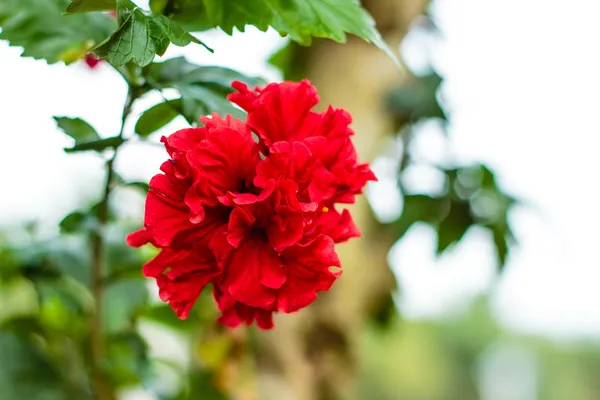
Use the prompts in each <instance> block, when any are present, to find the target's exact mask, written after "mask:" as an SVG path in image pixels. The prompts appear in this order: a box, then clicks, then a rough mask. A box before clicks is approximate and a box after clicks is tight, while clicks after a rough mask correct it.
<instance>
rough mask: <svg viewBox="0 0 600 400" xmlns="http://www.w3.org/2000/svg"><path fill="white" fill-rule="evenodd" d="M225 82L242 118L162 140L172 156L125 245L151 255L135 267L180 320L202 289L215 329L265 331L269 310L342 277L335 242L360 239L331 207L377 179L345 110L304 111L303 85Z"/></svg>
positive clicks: (308, 90) (302, 299)
mask: <svg viewBox="0 0 600 400" xmlns="http://www.w3.org/2000/svg"><path fill="white" fill-rule="evenodd" d="M233 87H234V88H235V89H237V92H235V93H233V94H231V95H230V96H229V100H230V101H232V102H233V103H235V104H237V105H239V106H240V107H242V108H243V109H244V110H246V111H247V112H248V116H247V120H246V121H245V122H244V121H241V120H237V119H234V118H233V117H232V116H227V117H226V118H222V117H220V116H219V115H217V114H213V115H212V117H202V118H201V119H200V120H201V122H202V123H203V124H204V125H203V126H201V127H199V128H190V129H183V130H181V131H178V132H175V133H174V134H172V135H171V136H169V137H168V138H164V137H163V139H162V142H163V143H164V145H165V148H166V150H167V153H168V154H169V157H170V158H169V160H167V161H166V162H165V163H163V165H162V166H161V171H162V173H161V174H158V175H156V176H154V177H153V178H152V180H151V181H150V185H149V186H150V191H149V193H148V196H147V198H146V212H145V218H144V227H143V228H142V229H141V230H139V231H137V232H134V233H132V234H130V235H129V236H128V238H127V241H128V243H129V245H131V246H134V247H139V246H142V245H144V244H146V243H151V244H152V245H153V246H155V247H158V248H159V249H160V253H159V254H158V255H157V256H156V257H155V258H154V259H152V260H150V261H149V262H148V263H146V265H145V266H144V269H143V272H144V275H145V276H147V277H152V278H155V279H156V282H157V285H158V287H159V294H160V297H161V299H162V300H164V301H166V302H168V303H169V304H170V305H171V307H172V308H173V309H174V311H175V312H176V313H177V315H178V316H179V317H180V318H186V317H187V315H188V314H189V312H190V310H191V308H192V306H193V305H194V303H195V301H196V299H197V298H198V296H199V294H200V293H201V291H202V290H204V288H205V287H206V286H207V285H209V284H211V285H212V287H213V295H214V298H215V301H216V303H217V306H218V309H219V310H220V312H221V317H220V318H219V321H220V322H221V323H222V324H224V325H227V326H230V327H235V326H238V325H240V324H247V325H250V324H253V323H254V322H256V324H257V325H258V326H259V327H261V328H263V329H270V328H272V327H273V313H275V312H284V313H291V312H295V311H298V310H299V309H301V308H303V307H306V306H308V305H309V304H311V303H312V302H313V301H315V300H316V298H317V293H318V292H320V291H327V290H329V289H330V287H331V285H332V284H333V283H334V281H335V280H336V279H337V278H338V277H339V276H340V274H341V265H340V260H339V258H338V256H337V254H336V252H335V248H334V244H335V243H340V242H343V241H346V240H348V239H350V238H352V237H357V236H359V235H360V232H359V230H358V228H357V227H356V225H355V224H354V222H353V221H352V218H351V216H350V213H349V212H348V211H347V210H342V211H338V210H337V209H336V204H338V203H352V202H354V198H355V196H356V195H357V194H360V193H361V192H362V189H363V188H364V186H365V184H366V183H367V181H369V180H376V178H375V176H374V175H373V173H372V171H371V170H370V168H369V166H368V165H367V164H359V163H358V158H357V154H356V150H355V148H354V145H353V144H352V141H351V136H352V135H353V131H352V130H351V129H350V128H349V125H350V123H351V118H350V116H349V114H348V113H347V112H345V111H344V110H336V109H333V108H331V107H330V108H329V109H328V110H327V111H325V112H322V113H317V112H314V111H312V108H313V107H314V106H315V105H316V104H317V103H318V97H317V92H316V89H315V88H314V87H313V86H312V85H311V84H310V83H309V82H308V81H306V80H305V81H302V82H300V83H294V82H283V83H280V84H270V85H268V86H266V87H265V88H256V89H254V90H250V89H249V88H248V87H247V86H246V85H244V84H243V83H241V82H234V84H233ZM253 133H254V134H255V135H256V137H258V140H254V136H253ZM332 268H334V269H335V270H332Z"/></svg>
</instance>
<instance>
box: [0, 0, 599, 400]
mask: <svg viewBox="0 0 600 400" xmlns="http://www.w3.org/2000/svg"><path fill="white" fill-rule="evenodd" d="M136 3H138V4H139V5H142V6H144V5H147V4H144V2H143V1H136ZM363 3H364V5H365V6H366V7H367V8H368V9H369V10H370V11H371V13H372V14H373V15H374V17H375V18H376V20H377V21H378V26H379V29H380V30H381V32H382V33H383V35H384V37H385V38H386V40H387V41H388V42H389V43H390V44H391V45H392V46H394V47H395V48H397V49H399V50H400V52H401V55H402V59H403V62H404V64H405V66H406V71H405V73H404V74H400V73H398V71H397V70H396V69H395V66H394V65H393V64H392V63H391V62H390V61H389V59H387V58H386V56H385V55H383V54H381V53H380V52H379V50H377V49H376V48H374V47H372V46H369V45H368V44H365V43H363V42H361V41H359V40H355V39H351V40H350V41H349V43H348V44H346V45H339V44H335V43H331V42H325V41H316V42H315V45H314V46H313V47H310V48H303V47H300V46H297V45H293V44H290V43H288V41H287V40H286V39H285V38H281V37H279V35H278V34H277V33H276V32H272V31H269V32H267V33H261V32H259V31H257V30H255V29H251V28H248V29H247V31H246V32H245V33H236V34H234V35H233V36H232V37H229V36H227V35H225V34H223V33H222V32H217V31H210V32H203V33H200V34H199V35H198V36H199V37H200V38H201V39H202V40H204V41H205V42H207V43H209V44H210V45H211V46H212V47H214V48H216V49H217V52H216V53H215V54H214V55H207V53H206V52H205V51H203V50H202V49H201V48H199V47H193V46H189V47H186V48H183V49H182V48H174V47H171V48H170V49H169V50H168V51H167V54H166V55H165V56H164V58H165V59H166V58H172V57H176V56H185V57H186V58H188V59H189V60H191V61H194V62H196V63H198V64H206V65H221V66H227V67H231V68H234V69H236V70H239V71H241V72H243V73H246V74H248V75H251V76H259V77H263V78H265V79H267V80H281V79H284V78H286V79H300V78H302V77H308V78H310V79H311V80H312V81H313V83H314V84H315V85H316V86H317V88H318V89H319V91H320V95H321V99H322V102H323V103H324V104H329V103H331V104H333V105H334V106H338V107H345V108H348V109H349V110H350V111H351V112H352V114H353V116H354V118H355V123H354V128H355V130H356V133H357V135H356V144H357V147H358V149H359V152H360V154H361V157H362V158H363V159H365V160H369V161H371V162H372V165H373V168H374V170H375V172H376V174H377V175H378V177H379V179H380V181H379V182H378V183H370V184H369V187H368V188H367V191H366V196H365V197H366V199H367V200H368V204H367V201H363V202H359V203H358V204H356V205H355V206H354V207H353V210H352V212H353V214H354V215H355V219H356V220H357V223H358V224H359V226H360V227H361V230H362V231H363V233H364V235H363V238H361V239H357V240H355V241H353V242H350V243H348V244H343V245H341V246H339V251H340V254H341V255H342V258H343V261H344V266H345V268H346V272H345V273H344V276H343V278H342V280H341V281H340V282H338V283H337V284H336V286H335V287H334V289H332V291H331V292H330V293H328V294H326V295H323V296H321V298H320V299H319V300H318V301H317V303H316V304H314V305H313V306H311V307H309V308H308V309H305V310H302V311H300V312H299V313H298V314H294V315H288V316H281V318H279V319H278V320H276V325H277V328H276V329H275V330H274V331H272V332H268V333H265V332H259V331H257V330H254V329H250V330H248V329H245V328H240V329H236V330H234V331H230V330H227V329H223V328H220V327H219V326H217V325H216V324H215V323H214V306H213V305H212V304H211V300H210V296H206V298H201V299H200V300H199V302H198V304H197V305H196V306H195V308H194V311H193V312H192V315H191V317H190V319H189V320H187V321H179V320H177V318H176V317H175V316H174V315H173V314H172V313H171V312H170V310H169V308H168V307H167V306H165V305H163V304H162V303H161V302H160V301H159V300H158V297H157V294H156V289H155V287H154V285H153V282H150V281H148V280H145V279H143V278H142V277H141V272H140V270H141V265H142V264H143V262H144V260H146V259H148V258H149V257H151V256H152V255H153V254H154V253H153V250H152V249H150V248H144V249H142V250H141V251H136V250H133V249H128V248H127V247H126V245H125V244H124V239H123V238H124V236H125V234H126V232H128V231H131V230H132V229H135V228H137V227H138V226H139V225H140V224H141V222H142V215H143V201H144V197H143V191H140V190H138V189H136V188H132V187H127V188H119V189H117V191H116V192H115V199H114V204H112V210H113V216H114V218H113V220H112V222H111V225H110V230H109V232H108V234H109V238H110V241H109V242H110V252H109V253H110V257H109V267H110V275H109V276H110V279H111V281H110V282H109V284H108V286H107V293H108V295H107V296H106V302H105V303H106V304H105V318H104V325H105V329H106V332H105V334H106V337H107V340H108V343H109V347H108V359H107V364H106V366H105V367H106V369H107V371H109V374H110V377H111V385H112V386H113V387H114V389H115V396H116V397H117V398H119V399H126V400H146V399H148V400H149V399H161V400H162V399H193V400H195V399H210V400H212V399H267V400H269V399H277V400H279V399H306V400H311V399H314V400H317V399H324V400H330V399H361V400H362V399H364V400H371V399H373V400H470V399H482V400H588V399H589V400H592V399H600V383H599V382H600V343H599V339H600V307H598V304H600V291H598V290H597V287H598V284H599V282H600V269H599V268H598V267H600V265H599V261H598V256H597V249H596V246H597V236H598V235H597V233H596V227H597V226H598V225H599V224H600V213H599V212H598V211H597V209H598V208H597V207H596V206H595V204H596V201H597V198H598V196H597V189H596V187H595V182H596V180H597V171H598V170H599V167H600V164H599V161H598V160H599V158H598V157H597V155H596V152H597V149H598V144H600V142H599V139H598V137H597V133H598V131H599V129H600V124H599V122H598V118H597V115H598V112H597V108H598V105H599V104H598V100H597V93H598V91H599V90H600V78H598V74H597V71H598V70H600V58H598V57H597V55H596V52H595V51H594V49H595V48H596V46H597V43H598V37H600V25H599V24H597V23H596V22H597V17H598V15H599V13H600V3H598V2H596V1H594V0H572V1H570V2H568V3H564V2H553V1H542V0H521V1H517V0H509V1H499V0H434V1H432V2H431V3H428V2H426V1H423V0H373V1H363ZM20 52H21V50H20V49H19V48H9V47H8V45H7V44H6V43H5V42H1V41H0V93H1V95H0V110H2V111H1V114H0V115H1V118H0V134H1V138H2V145H1V146H0V171H2V173H1V181H2V184H1V186H0V210H2V211H1V212H0V228H1V229H0V231H1V234H0V237H1V239H0V399H2V400H5V399H6V400H20V399H28V400H29V399H34V400H53V399H87V398H92V394H91V393H90V392H89V388H88V386H87V378H86V368H87V366H86V357H87V356H86V354H85V351H84V350H81V349H83V348H85V341H86V340H87V336H86V335H87V334H86V328H85V319H86V315H87V314H88V313H89V312H90V309H91V308H93V304H91V303H90V302H91V297H90V294H89V290H88V289H87V284H88V283H87V282H88V281H89V262H88V261H87V260H88V259H89V246H88V241H87V239H86V237H85V235H80V234H78V233H77V227H78V226H79V225H78V224H80V222H81V221H79V220H78V221H75V220H74V219H73V217H71V219H65V216H67V215H70V214H71V213H72V212H73V210H78V209H81V210H84V209H88V208H89V207H90V206H93V205H94V204H95V203H96V202H97V201H98V199H99V197H100V196H101V193H100V192H101V187H102V182H103V181H104V179H105V178H104V169H103V163H104V160H103V159H102V158H101V157H99V156H98V155H91V154H85V153H81V154H69V155H67V154H65V153H64V151H63V148H64V147H66V146H69V145H70V142H71V139H69V138H67V137H66V136H64V135H63V134H62V133H61V132H60V131H59V130H58V128H57V127H56V125H55V122H54V120H53V119H52V116H54V115H67V116H79V117H82V118H84V119H85V120H87V121H88V122H90V123H91V124H92V125H93V126H95V127H96V128H97V130H98V131H99V132H100V134H101V135H103V136H109V135H112V134H114V133H115V132H117V131H118V129H119V121H120V113H121V109H122V103H123V101H124V99H125V95H126V89H127V88H126V85H125V83H124V82H123V81H122V79H121V77H120V76H119V74H118V73H117V72H115V71H114V70H113V69H112V68H111V67H110V66H109V65H107V64H103V63H101V64H99V66H98V67H97V68H94V69H90V68H89V67H88V66H87V65H86V64H84V63H83V62H81V63H76V64H73V65H70V66H65V65H62V64H54V65H51V66H48V65H46V63H45V62H43V61H35V60H33V59H27V58H20V57H19V54H20ZM161 100H162V97H161V96H160V95H159V94H157V93H149V94H147V95H146V96H145V97H144V98H143V99H142V100H141V101H140V102H139V103H137V104H136V107H135V108H134V111H133V116H132V117H131V118H130V120H129V121H128V123H127V125H126V126H127V129H130V130H132V129H133V125H134V124H135V121H136V119H137V118H136V116H139V115H140V113H141V112H142V111H144V110H145V109H146V108H148V107H149V106H151V105H152V104H155V103H157V102H159V101H161ZM185 126H187V125H186V122H185V120H184V119H183V118H181V117H179V118H178V119H176V120H174V121H173V122H172V123H171V124H169V125H168V126H166V127H165V128H163V129H161V130H160V131H159V132H157V133H155V134H153V135H152V136H151V137H150V138H149V139H148V140H146V141H138V142H136V143H129V144H127V145H126V146H125V147H124V148H123V151H122V154H120V156H119V158H118V159H117V165H116V169H117V171H118V172H119V174H120V175H121V176H122V177H123V178H124V179H125V180H127V181H137V182H142V183H143V182H147V181H148V180H149V178H150V177H151V176H152V175H154V174H155V173H157V171H158V166H159V165H160V163H161V161H162V160H163V159H164V157H165V153H164V150H163V149H162V148H161V147H160V146H159V145H157V143H158V141H159V139H160V137H161V135H168V134H170V133H171V132H173V131H175V130H176V129H178V128H182V127H185ZM140 186H141V187H142V188H143V185H140ZM71 215H72V214H71Z"/></svg>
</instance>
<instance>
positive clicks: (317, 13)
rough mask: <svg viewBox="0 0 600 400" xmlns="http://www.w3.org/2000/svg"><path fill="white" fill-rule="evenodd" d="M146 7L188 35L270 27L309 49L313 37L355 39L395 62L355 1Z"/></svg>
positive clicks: (160, 2)
mask: <svg viewBox="0 0 600 400" xmlns="http://www.w3.org/2000/svg"><path fill="white" fill-rule="evenodd" d="M150 7H151V8H152V10H154V11H155V12H162V13H163V14H165V15H167V16H168V17H170V18H173V19H174V20H175V21H178V22H179V23H181V24H182V25H183V26H184V27H185V28H186V29H188V30H190V31H199V30H206V29H209V28H216V27H219V28H221V29H223V30H224V31H225V32H227V33H228V34H232V33H233V30H234V28H237V29H238V30H240V31H242V32H243V31H244V29H245V27H246V25H254V26H255V27H257V28H258V29H260V30H262V31H266V30H267V28H268V27H269V26H272V27H273V28H274V29H275V30H277V31H278V32H279V33H280V34H281V35H289V37H290V38H291V39H292V40H294V41H296V42H299V43H301V44H304V45H309V44H310V43H311V38H312V37H320V38H328V39H333V40H335V41H337V42H340V43H345V42H346V39H347V38H346V34H353V35H356V36H358V37H360V38H362V39H364V40H365V41H367V42H369V43H373V44H375V45H376V46H377V47H379V48H380V49H382V50H383V51H385V52H386V54H388V55H389V56H390V57H391V58H392V59H394V60H396V59H395V57H394V56H393V54H392V52H391V51H390V50H389V48H388V47H387V45H386V44H385V43H384V42H383V40H382V38H381V35H380V34H379V32H378V31H377V29H376V28H375V22H374V21H373V18H372V17H371V16H370V15H369V13H368V12H367V11H365V10H364V9H363V8H362V7H361V6H360V4H359V2H358V1H357V0H285V1H284V0H253V1H251V2H250V1H247V0H230V1H228V2H223V1H221V0H204V1H193V0H168V1H165V0H152V1H151V2H150Z"/></svg>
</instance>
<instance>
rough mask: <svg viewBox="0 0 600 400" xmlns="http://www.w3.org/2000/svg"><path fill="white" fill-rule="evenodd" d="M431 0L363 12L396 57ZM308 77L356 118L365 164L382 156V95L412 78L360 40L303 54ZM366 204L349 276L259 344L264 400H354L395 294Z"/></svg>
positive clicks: (323, 44) (378, 3) (395, 1)
mask: <svg viewBox="0 0 600 400" xmlns="http://www.w3.org/2000/svg"><path fill="white" fill-rule="evenodd" d="M426 3H427V1H426V0H372V1H363V5H364V6H365V7H366V8H367V9H368V10H369V11H370V12H371V14H372V15H373V16H374V17H375V19H376V20H377V26H378V28H379V30H380V31H381V32H382V34H383V36H384V38H385V40H386V41H387V43H388V44H389V45H390V47H391V48H392V49H394V50H395V49H398V47H399V44H400V41H401V39H402V37H403V36H404V35H405V33H406V31H407V29H408V27H409V24H410V22H411V21H412V20H413V19H414V18H415V17H417V16H418V15H420V14H421V13H422V12H423V11H424V8H425V6H426ZM303 51H304V52H305V53H306V55H305V57H306V58H304V59H303V64H305V65H306V66H307V70H306V76H307V78H309V79H310V80H311V81H312V83H313V84H314V85H315V86H316V87H317V89H318V90H319V96H320V98H321V104H322V105H323V107H326V106H327V105H329V104H332V105H333V106H334V107H339V108H345V109H347V110H349V111H350V113H351V114H352V116H353V119H354V122H353V125H352V127H353V129H354V130H355V131H356V136H355V138H354V141H355V145H356V147H357V149H358V152H359V154H360V156H361V160H370V159H372V157H373V156H375V155H376V151H377V150H378V149H377V147H378V145H379V143H380V139H381V138H382V137H383V136H384V135H386V134H390V133H392V132H393V123H392V120H391V118H390V116H389V115H388V114H387V113H386V112H385V109H384V107H383V101H382V99H383V95H384V94H385V93H386V91H388V90H389V89H390V88H392V87H394V86H396V85H398V84H400V83H401V82H402V79H403V78H405V77H406V73H404V74H403V73H402V71H400V70H399V69H398V68H397V66H395V65H394V63H393V62H392V61H391V60H390V59H389V58H388V57H387V56H386V55H385V54H384V53H383V52H382V51H381V50H379V49H377V48H376V47H375V46H373V45H371V44H368V43H365V42H363V41H361V40H359V39H356V38H354V37H352V38H350V39H349V41H348V43H347V44H345V45H341V44H336V43H334V42H332V41H319V42H317V43H315V45H314V46H313V47H310V48H309V49H306V50H303ZM368 207H369V206H368V204H367V203H366V200H365V199H364V197H363V196H360V197H359V198H358V201H357V203H356V204H354V205H352V206H350V207H349V208H350V210H351V212H352V215H353V217H354V220H355V222H356V224H357V225H358V226H359V227H360V229H361V231H362V233H363V236H362V237H361V238H359V239H354V240H351V241H350V242H349V243H345V244H341V245H338V246H337V249H338V252H339V254H340V257H341V259H342V264H343V268H344V273H343V275H342V277H341V278H340V279H339V280H338V281H337V282H336V283H335V284H334V286H333V288H332V289H331V291H330V292H328V293H322V294H320V295H319V299H318V300H317V301H316V302H315V303H314V304H313V305H311V306H309V307H308V308H306V309H303V310H302V311H300V312H299V313H296V314H293V315H280V316H278V318H277V320H276V321H275V325H276V329H274V330H272V331H269V332H265V333H262V334H261V335H260V337H259V340H258V352H257V366H258V383H259V389H260V393H261V396H260V398H261V399H263V400H288V399H289V400H342V399H343V400H352V399H356V398H357V393H356V390H355V383H356V373H357V362H358V350H359V348H360V338H361V333H362V331H363V326H364V322H365V320H366V319H367V318H368V316H369V315H370V314H371V313H372V312H373V310H374V309H376V308H377V307H378V306H379V304H380V303H381V300H382V299H387V298H388V296H389V293H390V291H392V290H393V289H394V287H395V280H394V277H393V275H392V273H391V271H390V269H389V267H388V263H387V253H388V250H389V247H390V245H391V243H389V242H384V241H382V240H380V239H379V238H378V235H377V232H376V224H373V218H372V214H371V211H370V210H369V208H368Z"/></svg>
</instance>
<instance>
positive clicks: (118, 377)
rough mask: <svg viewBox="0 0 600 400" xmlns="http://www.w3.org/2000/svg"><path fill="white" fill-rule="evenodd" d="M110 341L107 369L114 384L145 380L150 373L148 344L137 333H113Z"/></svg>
mask: <svg viewBox="0 0 600 400" xmlns="http://www.w3.org/2000/svg"><path fill="white" fill-rule="evenodd" d="M107 343H108V357H107V360H108V365H107V370H108V371H109V373H110V376H111V378H112V380H113V382H114V386H116V387H122V386H132V385H136V384H140V383H142V382H144V381H145V380H146V379H147V377H148V375H149V373H150V360H149V358H148V345H147V344H146V342H145V341H144V339H143V338H142V337H141V336H140V335H139V334H137V333H121V334H118V335H111V336H109V337H108V339H107Z"/></svg>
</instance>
